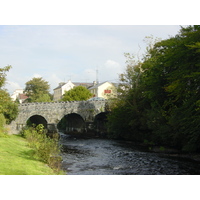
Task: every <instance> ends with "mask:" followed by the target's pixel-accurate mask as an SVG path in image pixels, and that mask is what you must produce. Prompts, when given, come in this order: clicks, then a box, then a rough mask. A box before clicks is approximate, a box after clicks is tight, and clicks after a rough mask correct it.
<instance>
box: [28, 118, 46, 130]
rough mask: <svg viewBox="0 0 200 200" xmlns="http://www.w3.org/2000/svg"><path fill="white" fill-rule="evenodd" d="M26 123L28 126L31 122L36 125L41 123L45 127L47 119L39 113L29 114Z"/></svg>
mask: <svg viewBox="0 0 200 200" xmlns="http://www.w3.org/2000/svg"><path fill="white" fill-rule="evenodd" d="M26 124H27V125H28V126H32V125H33V124H34V125H36V126H37V125H39V124H43V126H44V128H45V129H47V120H46V119H45V118H44V117H42V116H41V115H33V116H31V117H30V118H29V119H28V120H27V122H26Z"/></svg>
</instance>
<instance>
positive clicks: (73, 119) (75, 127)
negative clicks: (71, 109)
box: [57, 113, 85, 133]
mask: <svg viewBox="0 0 200 200" xmlns="http://www.w3.org/2000/svg"><path fill="white" fill-rule="evenodd" d="M57 127H58V129H59V130H62V131H65V132H66V133H70V132H79V133H82V132H84V131H85V121H84V119H83V118H82V117H81V116H80V115H79V114H76V113H71V114H68V115H65V116H64V117H63V118H62V119H61V120H60V122H59V123H58V125H57Z"/></svg>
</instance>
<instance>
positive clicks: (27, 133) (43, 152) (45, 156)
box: [21, 124, 62, 173]
mask: <svg viewBox="0 0 200 200" xmlns="http://www.w3.org/2000/svg"><path fill="white" fill-rule="evenodd" d="M21 135H22V136H23V137H25V138H26V139H27V141H28V143H29V146H30V147H31V148H32V149H33V150H34V154H33V156H34V157H35V158H36V159H38V160H40V161H43V162H44V163H47V164H48V165H49V167H51V168H52V169H53V170H54V171H55V172H57V173H59V172H60V171H61V161H62V157H61V156H60V145H59V144H58V139H59V137H58V134H54V135H53V136H52V137H51V138H50V137H49V136H47V134H46V131H45V129H44V126H43V125H42V124H39V125H38V126H37V127H26V128H25V129H23V130H22V131H21Z"/></svg>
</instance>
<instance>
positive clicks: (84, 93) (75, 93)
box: [61, 86, 92, 101]
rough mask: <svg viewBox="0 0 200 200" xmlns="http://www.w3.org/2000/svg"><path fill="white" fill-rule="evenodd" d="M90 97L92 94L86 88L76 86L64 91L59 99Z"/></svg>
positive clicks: (76, 99) (75, 99) (73, 99)
mask: <svg viewBox="0 0 200 200" xmlns="http://www.w3.org/2000/svg"><path fill="white" fill-rule="evenodd" d="M90 97H92V94H91V93H90V91H89V90H88V89H87V88H85V87H83V86H77V87H74V88H73V89H71V90H69V91H66V92H65V94H64V95H63V98H62V99H61V101H85V100H88V99H89V98H90Z"/></svg>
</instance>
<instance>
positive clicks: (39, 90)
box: [24, 77, 51, 102]
mask: <svg viewBox="0 0 200 200" xmlns="http://www.w3.org/2000/svg"><path fill="white" fill-rule="evenodd" d="M49 89H50V85H49V83H48V82H47V81H45V80H43V78H42V77H39V78H33V79H31V80H30V81H28V82H26V87H25V90H24V91H25V93H26V95H27V96H28V97H29V99H27V101H28V102H50V101H51V95H50V93H49Z"/></svg>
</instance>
